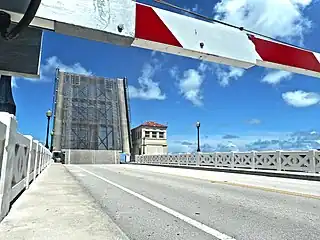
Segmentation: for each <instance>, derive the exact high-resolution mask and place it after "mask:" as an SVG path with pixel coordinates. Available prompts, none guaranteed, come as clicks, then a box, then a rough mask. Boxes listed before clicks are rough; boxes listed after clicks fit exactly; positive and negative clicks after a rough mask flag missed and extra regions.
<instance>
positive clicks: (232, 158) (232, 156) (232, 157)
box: [230, 152, 234, 168]
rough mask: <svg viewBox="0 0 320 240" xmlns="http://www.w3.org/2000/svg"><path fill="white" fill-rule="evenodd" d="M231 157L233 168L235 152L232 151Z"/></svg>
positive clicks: (232, 166)
mask: <svg viewBox="0 0 320 240" xmlns="http://www.w3.org/2000/svg"><path fill="white" fill-rule="evenodd" d="M230 158H231V159H230V160H231V164H230V165H231V168H234V152H231V157H230Z"/></svg>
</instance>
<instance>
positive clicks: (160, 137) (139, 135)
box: [131, 122, 168, 155]
mask: <svg viewBox="0 0 320 240" xmlns="http://www.w3.org/2000/svg"><path fill="white" fill-rule="evenodd" d="M131 137H132V154H133V155H158V154H167V153H168V144H167V126H166V125H162V124H159V123H155V122H145V123H143V124H141V125H140V126H138V127H136V128H134V129H132V130H131Z"/></svg>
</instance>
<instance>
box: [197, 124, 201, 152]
mask: <svg viewBox="0 0 320 240" xmlns="http://www.w3.org/2000/svg"><path fill="white" fill-rule="evenodd" d="M197 132H198V149H197V152H201V150H200V126H197Z"/></svg>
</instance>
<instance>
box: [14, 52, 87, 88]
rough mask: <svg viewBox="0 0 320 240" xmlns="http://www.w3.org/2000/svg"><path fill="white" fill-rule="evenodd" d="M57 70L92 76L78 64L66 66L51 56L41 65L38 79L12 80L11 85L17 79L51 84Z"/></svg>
mask: <svg viewBox="0 0 320 240" xmlns="http://www.w3.org/2000/svg"><path fill="white" fill-rule="evenodd" d="M57 68H59V69H60V70H61V71H64V72H70V73H78V74H84V75H92V72H91V71H90V70H87V69H86V68H84V67H83V66H82V65H81V64H80V63H74V64H71V65H67V64H64V63H62V61H61V60H60V59H59V58H58V57H57V56H52V57H49V58H47V59H46V60H45V61H44V64H41V67H40V79H39V78H13V83H16V81H17V79H23V80H28V81H32V82H52V81H54V74H55V71H56V69H57ZM16 87H17V86H16Z"/></svg>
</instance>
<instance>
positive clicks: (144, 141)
mask: <svg viewBox="0 0 320 240" xmlns="http://www.w3.org/2000/svg"><path fill="white" fill-rule="evenodd" d="M145 148H146V137H143V138H142V154H143V155H145V154H146V151H145Z"/></svg>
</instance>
